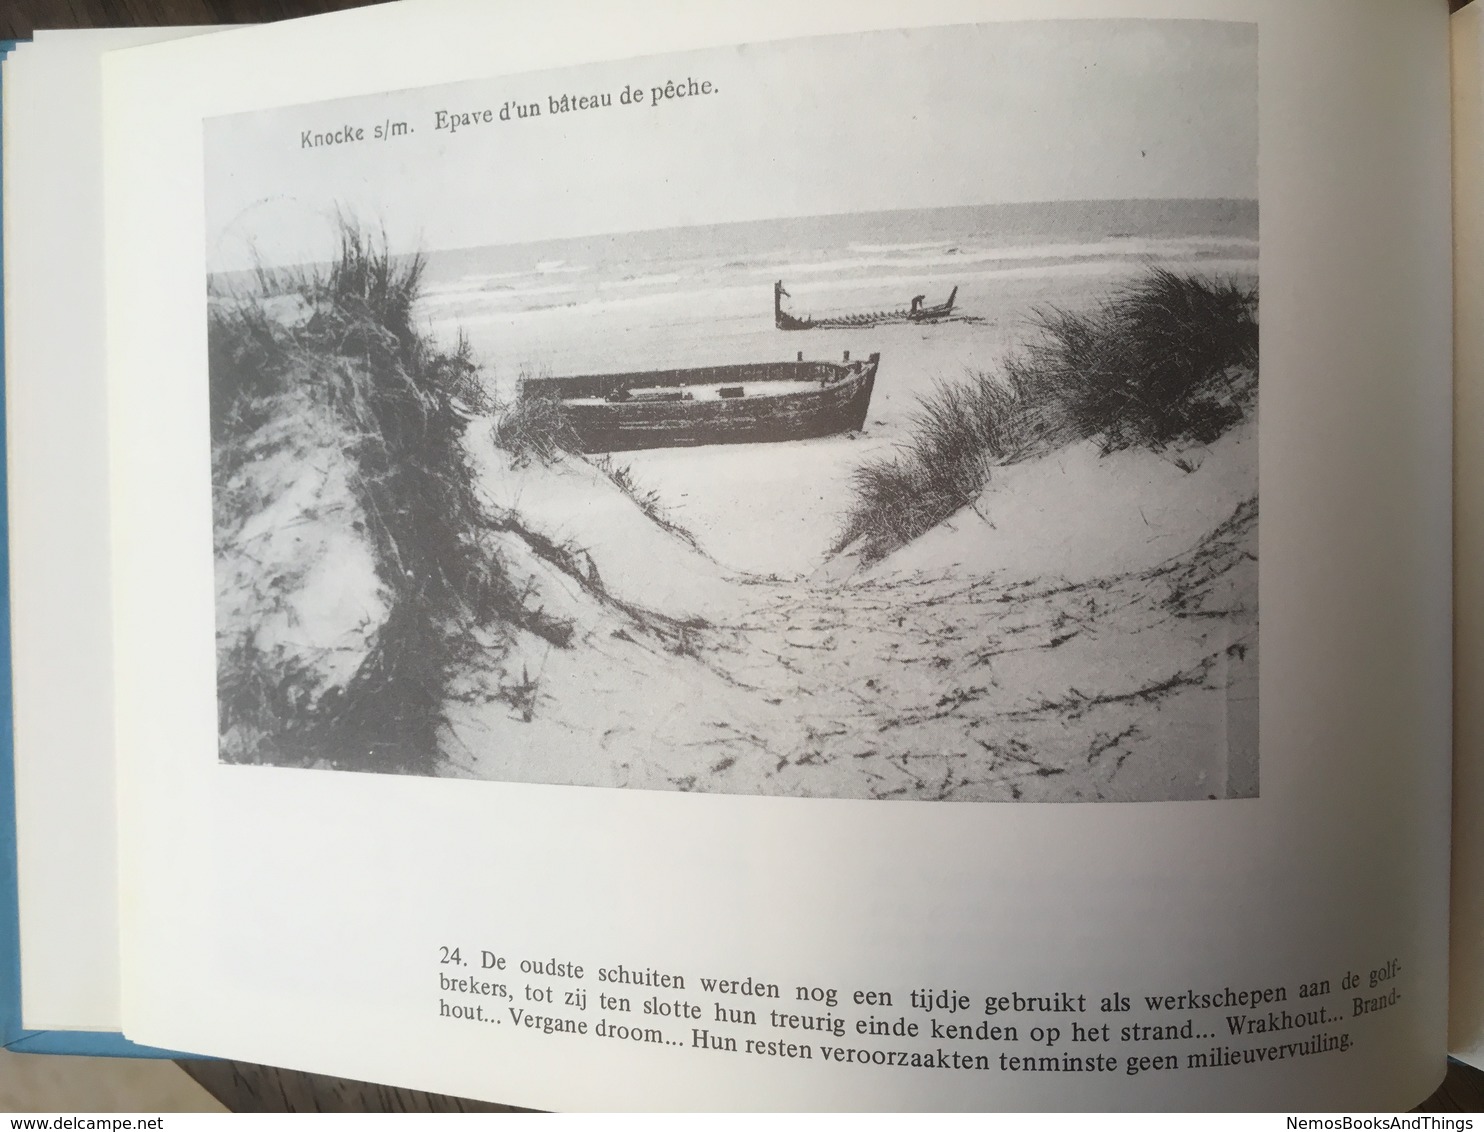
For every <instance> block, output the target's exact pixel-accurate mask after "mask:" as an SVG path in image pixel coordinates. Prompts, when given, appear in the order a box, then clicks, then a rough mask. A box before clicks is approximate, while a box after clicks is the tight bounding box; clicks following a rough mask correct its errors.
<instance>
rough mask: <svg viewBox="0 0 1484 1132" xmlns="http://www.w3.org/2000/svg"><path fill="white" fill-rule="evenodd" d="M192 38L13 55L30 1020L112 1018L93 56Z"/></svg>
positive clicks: (111, 1025)
mask: <svg viewBox="0 0 1484 1132" xmlns="http://www.w3.org/2000/svg"><path fill="white" fill-rule="evenodd" d="M187 34H193V33H192V32H191V31H188V30H186V29H171V28H150V29H124V30H106V31H104V30H91V31H77V32H54V33H42V36H41V39H40V42H37V43H30V44H24V45H22V46H21V47H20V48H19V49H18V51H17V52H16V54H15V55H13V56H11V57H10V58H9V59H8V60H7V61H6V81H5V102H6V121H5V162H6V168H5V218H6V230H5V252H6V263H5V272H6V283H7V287H6V308H7V309H6V317H5V344H6V413H7V432H8V435H7V438H6V445H7V458H8V469H7V472H8V477H9V514H8V518H9V540H10V600H11V653H12V667H13V682H12V692H13V696H14V712H13V726H14V744H15V761H16V836H17V840H18V843H19V852H18V864H19V877H18V896H19V904H20V924H21V1003H22V1021H23V1023H24V1024H25V1025H26V1026H27V1027H28V1028H31V1029H102V1030H117V1029H118V1027H119V1007H118V953H117V942H116V941H117V938H118V915H117V902H118V889H117V874H118V861H117V857H116V854H115V852H114V847H115V844H116V832H117V831H116V827H115V822H114V813H115V797H114V790H113V785H114V751H113V700H112V676H111V673H110V671H109V666H110V658H111V653H112V648H111V643H110V637H111V632H110V627H111V613H110V609H109V592H108V591H109V567H108V555H109V551H108V544H109V526H108V425H107V414H106V393H105V387H104V345H103V246H102V244H103V170H102V152H101V143H102V127H101V123H100V119H101V115H102V105H101V103H100V79H99V74H98V60H99V58H100V57H101V56H102V54H103V52H104V51H107V50H112V49H114V48H122V47H133V46H137V45H139V44H143V43H155V42H159V41H161V40H164V39H169V38H175V37H179V36H183V35H187ZM22 67H23V68H24V71H22V70H21V68H22ZM62 139H65V140H62ZM63 517H65V518H63ZM61 894H65V896H63V895H61Z"/></svg>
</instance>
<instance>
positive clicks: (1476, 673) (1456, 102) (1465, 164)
mask: <svg viewBox="0 0 1484 1132" xmlns="http://www.w3.org/2000/svg"><path fill="white" fill-rule="evenodd" d="M1479 12H1480V9H1479V8H1478V7H1477V6H1470V7H1467V8H1462V9H1460V10H1459V11H1457V12H1455V13H1454V14H1453V16H1452V24H1453V194H1454V196H1453V256H1454V259H1453V280H1454V295H1453V299H1454V312H1455V315H1454V323H1453V326H1454V355H1453V357H1454V363H1453V364H1454V413H1455V417H1454V460H1455V466H1454V543H1453V547H1454V551H1453V553H1454V575H1453V584H1454V601H1455V609H1454V619H1453V626H1454V669H1453V679H1454V688H1455V692H1454V717H1453V718H1454V735H1453V750H1454V767H1453V814H1454V818H1453V919H1452V950H1451V974H1450V987H1449V989H1450V992H1451V993H1450V999H1449V1043H1450V1045H1449V1048H1450V1049H1451V1051H1452V1052H1453V1054H1454V1056H1456V1057H1461V1058H1463V1059H1464V1060H1465V1061H1467V1062H1469V1063H1470V1064H1472V1065H1480V1064H1484V907H1481V900H1480V895H1481V892H1484V883H1481V865H1484V841H1481V839H1480V834H1479V821H1478V814H1479V812H1480V806H1481V803H1484V761H1481V759H1480V741H1481V725H1484V716H1481V714H1480V710H1479V705H1478V702H1477V699H1476V697H1475V696H1474V695H1473V693H1472V689H1473V688H1474V687H1476V686H1477V684H1478V681H1479V679H1480V649H1481V646H1484V595H1481V593H1480V590H1479V571H1478V563H1479V561H1480V552H1481V550H1484V547H1481V544H1480V539H1481V537H1484V514H1481V512H1480V506H1481V499H1480V493H1479V483H1480V477H1481V475H1484V468H1481V466H1480V461H1481V458H1484V447H1481V444H1484V401H1481V398H1484V338H1481V331H1480V326H1479V318H1478V311H1479V310H1480V307H1481V304H1484V245H1481V243H1480V223H1481V212H1480V203H1481V196H1480V194H1481V192H1484V87H1481V85H1480V69H1479V63H1480V51H1479V48H1480V37H1481V34H1484V32H1481V25H1480V16H1479Z"/></svg>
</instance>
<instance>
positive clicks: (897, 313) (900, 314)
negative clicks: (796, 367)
mask: <svg viewBox="0 0 1484 1132" xmlns="http://www.w3.org/2000/svg"><path fill="white" fill-rule="evenodd" d="M791 297H792V296H790V295H789V293H788V292H787V291H785V290H784V289H783V280H782V279H780V280H778V281H777V282H776V283H774V284H773V325H774V326H776V327H778V329H779V330H831V329H839V328H842V327H856V326H880V325H882V324H883V323H892V322H937V321H938V320H939V319H942V318H947V317H948V316H949V315H950V314H952V313H953V301H954V300H955V299H956V298H958V288H957V287H954V289H953V290H952V291H949V292H948V301H947V302H943V303H939V304H938V305H937V306H935V307H925V306H923V305H922V304H923V300H924V299H925V297H926V296H923V295H916V296H914V297H913V299H912V302H911V304H910V305H909V306H905V307H901V308H900V309H898V310H890V311H872V312H870V313H869V314H842V315H833V316H830V317H827V318H798V317H797V316H795V315H791V314H789V313H788V312H787V311H786V310H784V309H783V300H784V299H786V298H791Z"/></svg>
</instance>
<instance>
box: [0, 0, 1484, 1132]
mask: <svg viewBox="0 0 1484 1132" xmlns="http://www.w3.org/2000/svg"><path fill="white" fill-rule="evenodd" d="M1429 2H1433V0H1429ZM1435 2H1437V3H1443V2H1444V0H1435ZM1446 2H1447V3H1448V6H1449V8H1450V10H1453V11H1457V10H1458V9H1459V8H1461V7H1463V6H1464V5H1465V4H1466V3H1468V2H1469V0H1446ZM362 6H364V5H363V4H362V3H360V2H358V0H0V39H25V38H29V37H30V35H31V33H32V32H34V31H35V30H36V29H37V28H88V27H132V26H149V25H172V24H173V25H183V26H192V25H207V24H251V23H263V22H266V21H270V20H284V19H292V18H295V17H298V16H309V15H316V14H319V13H322V12H333V11H339V10H342V9H345V8H356V7H362ZM180 1065H181V1068H183V1069H184V1070H185V1071H186V1072H187V1073H189V1074H190V1075H191V1076H192V1077H194V1078H195V1079H196V1080H197V1081H199V1082H200V1083H201V1084H202V1085H203V1086H204V1087H205V1088H206V1089H207V1090H208V1091H209V1092H210V1093H211V1094H212V1095H213V1096H215V1097H216V1098H217V1099H218V1100H220V1101H221V1102H222V1103H223V1104H224V1105H226V1106H227V1108H229V1109H231V1110H233V1111H234V1112H283V1111H319V1112H456V1111H482V1112H498V1111H520V1110H517V1109H508V1108H506V1107H505V1106H502V1105H487V1104H482V1103H480V1102H478V1101H466V1100H460V1099H457V1098H454V1097H442V1096H434V1095H431V1094H428V1093H418V1092H413V1091H411V1090H408V1089H393V1088H388V1087H385V1086H380V1085H368V1084H362V1083H359V1082H355V1081H344V1080H340V1079H338V1078H333V1077H324V1076H320V1075H318V1074H312V1073H294V1072H290V1071H287V1070H279V1069H273V1068H270V1067H267V1066H261V1065H245V1064H242V1063H240V1062H230V1061H196V1062H181V1063H180ZM1255 1099H1257V1100H1258V1103H1259V1104H1260V1103H1261V1098H1255ZM1418 1111H1420V1112H1439V1113H1440V1112H1481V1111H1484V1072H1480V1071H1478V1070H1475V1069H1472V1068H1470V1067H1468V1066H1464V1065H1460V1064H1458V1063H1457V1062H1451V1063H1450V1064H1449V1067H1448V1078H1447V1080H1446V1081H1444V1083H1443V1084H1442V1086H1441V1087H1440V1088H1439V1089H1438V1091H1437V1092H1436V1093H1434V1094H1433V1095H1432V1096H1431V1097H1430V1098H1428V1100H1427V1102H1426V1103H1424V1104H1423V1105H1421V1106H1420V1107H1419V1109H1418Z"/></svg>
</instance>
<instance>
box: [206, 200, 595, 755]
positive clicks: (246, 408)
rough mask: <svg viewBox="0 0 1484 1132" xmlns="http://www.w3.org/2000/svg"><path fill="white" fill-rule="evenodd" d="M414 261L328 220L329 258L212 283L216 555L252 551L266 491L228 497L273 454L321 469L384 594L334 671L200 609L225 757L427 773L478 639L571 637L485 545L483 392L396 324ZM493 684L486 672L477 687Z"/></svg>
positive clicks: (514, 689) (467, 367) (256, 599)
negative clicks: (348, 496) (213, 650)
mask: <svg viewBox="0 0 1484 1132" xmlns="http://www.w3.org/2000/svg"><path fill="white" fill-rule="evenodd" d="M422 272H423V261H422V259H421V258H420V257H417V256H405V257H404V256H394V255H391V254H390V253H389V252H388V251H387V250H386V247H385V239H384V237H383V238H379V239H378V238H376V237H372V236H368V235H367V234H366V233H365V232H363V231H362V230H360V229H359V228H357V227H355V226H353V225H350V224H343V225H342V230H341V241H340V252H339V257H338V259H337V260H335V261H334V262H333V263H331V264H330V265H328V266H323V267H319V268H312V269H300V270H295V271H289V272H270V271H261V270H260V271H259V272H258V273H257V277H256V279H255V281H254V282H253V283H252V284H249V285H247V286H246V287H243V288H240V289H238V290H236V291H233V292H227V293H221V292H218V293H215V294H213V295H212V299H211V306H210V316H209V318H210V323H209V351H210V353H209V361H210V398H211V422H212V442H213V444H212V465H213V468H212V470H213V487H214V489H215V491H214V498H215V502H216V532H217V554H218V562H219V570H220V563H221V562H222V561H223V560H224V557H228V556H230V557H232V560H233V561H235V562H239V563H240V562H242V561H244V560H248V561H250V560H251V555H252V552H253V548H252V546H251V545H250V540H249V535H248V534H247V533H246V532H247V526H248V524H249V523H250V522H251V520H252V518H253V514H254V511H255V509H256V507H257V506H260V505H266V504H268V503H271V500H264V499H256V500H254V499H248V498H244V491H245V489H244V488H243V484H244V483H245V482H246V483H249V484H251V483H252V482H253V480H252V472H253V470H254V469H255V468H261V467H265V466H267V465H266V464H265V463H264V462H265V461H272V460H274V459H275V458H277V459H278V461H279V463H280V464H282V465H283V466H284V467H286V468H289V469H290V471H289V472H287V473H284V476H282V477H280V480H281V481H282V480H284V479H285V478H286V477H290V476H293V475H296V474H298V472H297V471H296V469H300V468H305V467H308V466H309V465H311V464H316V463H317V464H321V465H333V466H338V467H342V468H344V469H345V472H344V482H346V483H348V484H349V485H351V486H350V489H349V490H350V491H351V493H352V494H353V495H354V497H355V503H356V505H357V513H358V515H359V516H360V517H359V518H357V519H356V522H355V528H356V530H357V532H358V535H359V538H360V539H362V540H363V541H364V543H365V544H368V545H369V547H370V549H371V552H372V557H373V559H374V563H375V574H376V579H375V580H376V583H377V584H378V585H379V587H380V600H382V601H383V602H384V605H385V610H386V613H385V617H384V619H383V620H382V622H381V623H380V624H379V625H378V626H377V627H376V628H375V629H374V633H370V634H368V637H367V640H368V642H369V643H368V645H367V654H366V655H365V657H364V659H362V660H361V662H360V663H359V664H358V666H357V667H356V669H355V671H354V673H353V675H351V676H350V678H349V679H348V680H346V681H341V682H338V683H334V684H333V686H329V687H325V686H323V685H324V681H323V679H322V678H321V677H319V676H317V675H316V674H315V673H314V672H312V671H308V670H306V668H305V666H304V664H303V663H302V661H301V660H298V659H294V658H290V657H285V656H284V655H282V650H278V651H276V652H275V651H272V650H265V649H264V648H262V647H259V646H257V645H255V637H254V631H253V629H252V627H251V625H249V626H247V628H246V630H245V631H239V632H237V633H236V635H235V636H233V637H232V638H231V639H230V640H224V639H223V637H222V626H221V625H219V626H218V635H219V641H222V642H223V648H222V649H221V653H220V655H219V659H218V690H219V715H220V721H219V722H220V728H221V732H222V734H223V736H224V742H223V757H224V758H228V759H231V760H235V761H244V762H270V763H290V764H301V765H332V766H341V767H348V768H352V769H360V770H374V771H390V772H402V773H418V774H427V773H432V772H433V771H434V770H436V769H437V768H438V766H439V765H440V763H441V762H442V757H441V755H440V753H439V736H440V732H441V730H442V729H443V727H444V724H445V717H444V704H445V702H446V699H447V696H448V692H447V689H448V686H449V682H450V679H451V678H452V677H453V676H454V675H455V674H456V673H458V672H460V671H463V670H466V669H467V668H469V667H470V666H471V663H472V662H473V660H474V659H475V658H476V656H477V655H478V656H481V657H488V656H489V655H490V654H491V653H493V654H494V655H495V656H496V657H498V656H499V655H500V654H501V653H502V651H503V650H505V649H507V648H508V646H509V644H510V643H511V642H512V641H513V639H514V634H515V633H516V631H517V630H519V629H525V630H528V631H531V632H534V633H537V634H539V635H541V636H542V637H544V638H546V639H548V640H549V641H551V642H553V643H554V644H565V643H566V640H567V638H568V637H569V636H570V626H566V625H564V624H563V623H561V622H558V621H555V620H553V619H551V618H549V617H547V616H545V615H544V614H542V613H540V611H539V610H536V611H533V610H532V609H530V608H529V607H528V597H529V594H528V589H527V587H526V586H525V585H523V584H522V583H519V582H517V580H515V579H514V578H513V577H512V576H511V574H510V572H509V571H508V570H507V569H506V567H505V564H504V563H503V562H502V560H501V558H500V555H499V554H498V552H497V551H496V550H495V548H494V547H493V546H492V545H491V540H490V538H489V537H488V536H489V535H490V534H491V532H492V531H494V530H495V529H496V528H495V527H494V526H493V525H492V522H491V518H490V516H488V515H487V514H486V513H485V511H484V509H483V508H482V506H481V504H480V502H479V498H478V496H477V494H476V491H475V488H474V484H473V478H472V471H471V468H470V466H469V463H468V461H467V458H466V455H465V452H464V447H463V434H464V431H465V428H466V427H467V424H468V421H469V418H470V416H471V415H472V414H474V413H478V412H486V411H489V408H490V402H489V399H488V396H487V394H486V393H485V391H484V388H483V385H482V383H481V380H480V375H479V373H478V370H477V367H476V366H475V365H474V364H473V362H472V360H471V357H470V353H469V349H468V346H467V344H466V343H465V342H463V341H462V340H461V341H460V342H459V343H458V345H457V346H456V348H454V349H452V350H444V349H440V348H439V347H438V346H437V345H436V344H435V343H433V342H432V341H431V339H430V338H429V337H428V336H426V335H425V334H424V333H423V332H422V331H420V330H419V328H418V327H417V326H416V325H415V323H414V314H413V311H414V306H415V304H416V301H417V298H418V294H419V288H420V284H421V279H422ZM341 461H343V463H339V462H341ZM277 486H281V483H280V484H279V485H277ZM306 518H310V517H309V516H301V519H300V521H302V520H303V519H306ZM252 584H253V585H254V586H255V587H257V588H258V590H259V592H258V593H257V594H254V595H251V598H250V600H249V601H248V603H247V604H248V605H249V606H250V607H255V608H260V609H265V610H266V609H271V608H273V597H272V591H273V590H274V588H275V587H279V588H281V587H282V586H283V584H284V579H283V578H282V577H266V576H265V577H261V578H255V579H254V580H253V583H252ZM506 683H507V684H508V687H509V696H510V697H512V698H521V699H522V700H526V699H529V689H526V688H524V687H523V685H522V682H521V681H520V680H511V681H507V682H506ZM504 694H505V689H504V688H503V687H501V686H500V685H499V683H498V682H497V685H496V686H494V687H492V688H491V689H490V695H491V696H492V697H493V698H499V697H501V696H502V695H504ZM228 736H231V737H232V738H231V742H228V741H227V738H226V737H228Z"/></svg>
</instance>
